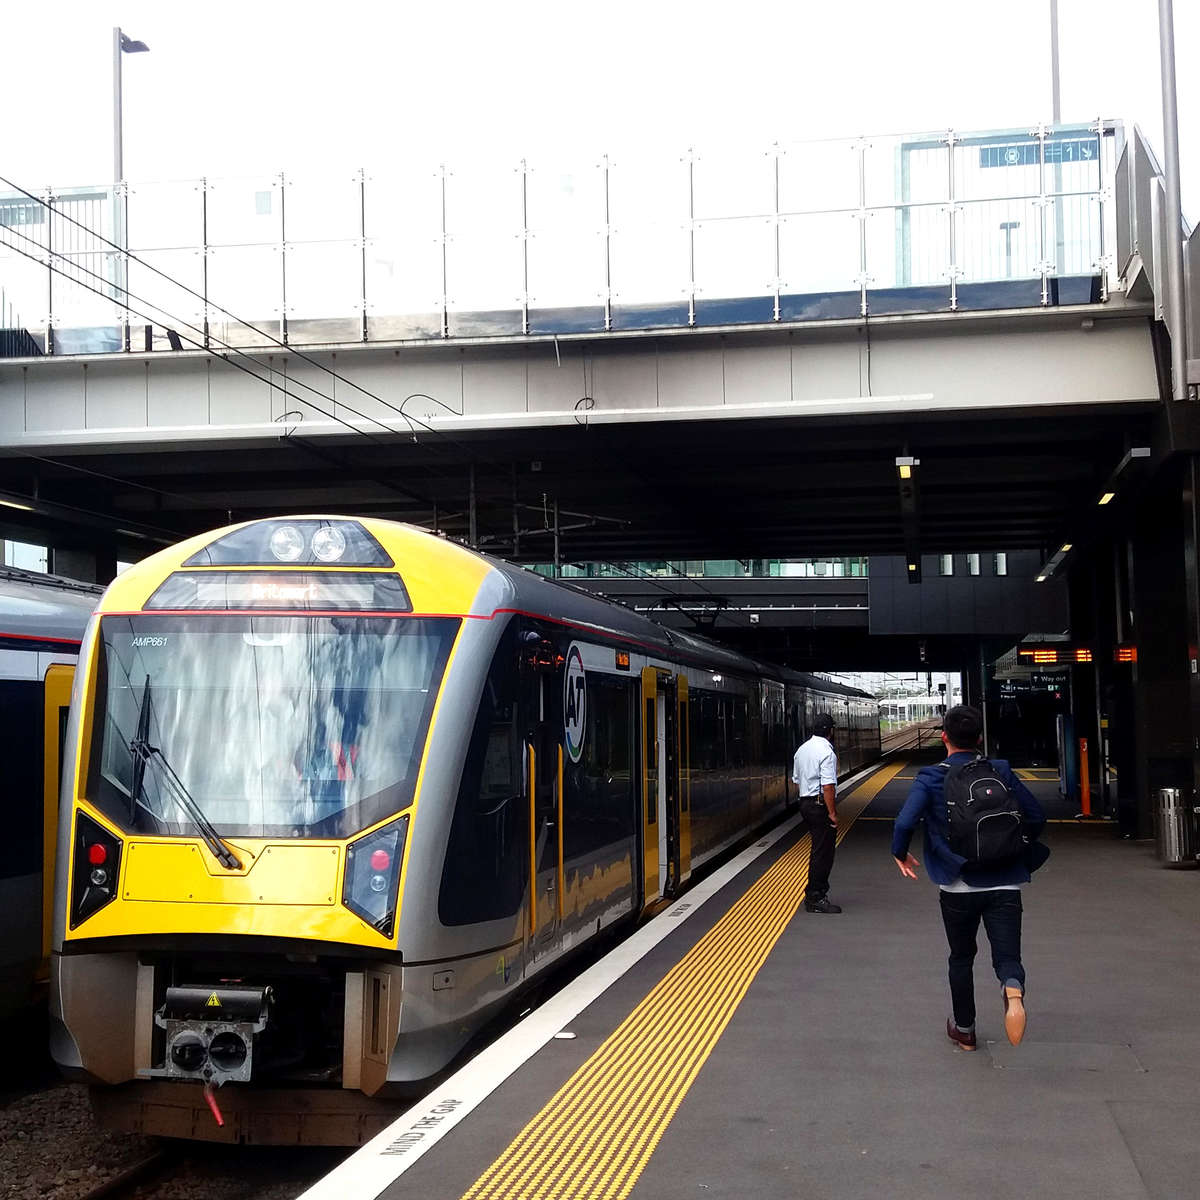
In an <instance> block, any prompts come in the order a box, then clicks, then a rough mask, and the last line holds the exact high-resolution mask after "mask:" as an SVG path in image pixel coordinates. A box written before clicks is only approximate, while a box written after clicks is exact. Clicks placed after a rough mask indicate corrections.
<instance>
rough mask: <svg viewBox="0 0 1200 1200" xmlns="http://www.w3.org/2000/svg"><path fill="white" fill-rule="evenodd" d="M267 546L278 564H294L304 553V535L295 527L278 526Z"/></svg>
mask: <svg viewBox="0 0 1200 1200" xmlns="http://www.w3.org/2000/svg"><path fill="white" fill-rule="evenodd" d="M267 545H268V546H269V547H270V550H271V553H272V554H273V555H275V557H276V558H277V559H279V561H280V562H295V561H296V559H298V558H299V557H300V555H302V554H303V553H304V534H302V533H301V532H300V530H298V529H297V528H296V527H295V525H280V526H279V527H278V528H277V529H275V530H274V531H273V532H272V534H271V538H270V540H269V541H268V543H267Z"/></svg>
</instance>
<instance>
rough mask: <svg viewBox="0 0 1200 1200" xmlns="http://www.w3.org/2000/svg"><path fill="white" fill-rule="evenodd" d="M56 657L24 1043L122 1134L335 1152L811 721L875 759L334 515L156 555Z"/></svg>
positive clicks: (456, 563)
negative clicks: (43, 988)
mask: <svg viewBox="0 0 1200 1200" xmlns="http://www.w3.org/2000/svg"><path fill="white" fill-rule="evenodd" d="M80 664H81V665H80V670H79V671H78V672H77V675H76V679H75V690H74V694H73V698H72V704H71V717H70V724H69V727H68V729H67V733H66V746H65V750H64V763H65V773H64V782H63V792H62V800H61V809H60V812H61V818H60V825H59V831H60V836H59V846H58V874H57V897H56V898H57V903H56V907H55V931H54V947H53V958H52V964H53V970H52V983H53V988H52V994H51V1009H50V1020H51V1048H52V1053H53V1057H54V1059H55V1061H56V1062H57V1063H58V1065H59V1067H60V1068H61V1069H62V1070H63V1071H64V1072H65V1073H66V1074H67V1075H68V1076H69V1077H71V1078H74V1079H80V1080H84V1081H87V1082H88V1083H90V1084H92V1085H93V1103H94V1106H95V1108H96V1112H97V1114H98V1116H99V1118H100V1120H101V1123H102V1124H104V1125H106V1126H107V1127H110V1128H117V1129H127V1130H134V1131H138V1132H141V1133H148V1134H161V1135H167V1136H176V1137H195V1138H202V1139H210V1140H228V1141H242V1142H253V1143H271V1142H286V1143H289V1144H297V1143H310V1144H312V1143H325V1144H348V1145H353V1144H359V1143H361V1142H363V1141H365V1140H367V1139H368V1138H369V1137H371V1136H373V1135H374V1134H375V1133H376V1132H378V1130H379V1129H380V1128H382V1127H383V1125H384V1124H385V1123H387V1122H388V1121H390V1120H391V1119H394V1116H395V1114H396V1108H395V1100H394V1097H397V1096H405V1095H410V1094H411V1093H412V1090H413V1089H414V1088H418V1087H421V1086H427V1085H428V1081H430V1080H431V1079H434V1078H436V1077H437V1076H438V1075H439V1073H443V1072H445V1070H447V1069H448V1067H449V1066H450V1064H452V1063H453V1062H454V1061H455V1059H456V1056H459V1055H460V1054H461V1052H462V1051H463V1049H464V1047H465V1046H467V1044H468V1042H469V1041H470V1040H471V1039H472V1038H473V1037H474V1036H475V1035H477V1034H478V1033H479V1032H480V1031H481V1030H482V1029H483V1028H484V1027H485V1026H486V1025H488V1023H489V1022H490V1021H492V1020H493V1018H495V1017H496V1015H497V1014H498V1013H499V1012H500V1011H501V1010H502V1009H504V1008H505V1006H507V1005H510V1004H511V1003H512V1001H513V999H514V997H515V996H516V994H517V993H518V992H520V991H521V990H522V989H526V988H529V987H530V986H532V985H533V984H535V983H536V982H537V981H539V980H544V979H545V977H546V973H547V972H548V971H550V970H551V969H552V968H554V967H556V966H557V965H559V964H560V963H562V961H563V960H564V959H565V958H566V957H567V956H569V955H571V954H573V953H575V952H577V951H579V950H580V949H582V948H583V947H586V946H588V945H589V944H591V943H592V942H593V940H594V939H596V938H597V937H599V936H602V935H604V934H606V931H610V930H612V929H613V927H614V926H617V925H620V924H621V923H632V922H635V921H636V920H638V919H639V918H641V917H643V916H645V915H646V914H648V913H651V912H653V911H654V910H655V909H656V907H657V906H659V905H661V904H663V903H664V902H667V901H668V900H669V898H670V897H673V896H674V895H676V894H677V893H678V892H679V891H680V890H681V889H683V888H684V887H686V885H687V883H688V881H689V879H690V878H691V877H692V875H693V873H694V872H696V871H697V870H699V869H701V868H702V867H704V865H705V864H707V863H709V862H711V861H712V860H713V859H715V858H716V857H717V856H719V855H721V854H722V853H724V852H725V851H727V850H728V849H729V848H730V847H731V846H733V845H734V844H736V843H737V842H739V841H740V840H741V839H743V838H744V837H745V836H746V835H747V834H748V833H749V832H750V831H752V830H754V829H756V828H758V827H760V826H761V825H762V824H763V823H764V822H766V821H768V820H769V819H771V818H772V817H773V816H774V815H776V814H778V813H779V812H781V811H782V810H783V809H784V807H785V806H786V805H787V804H788V803H789V787H790V785H789V773H790V766H791V759H792V755H793V752H794V749H795V747H796V745H797V744H798V743H799V741H800V740H802V739H803V738H804V737H805V736H806V734H807V731H808V729H809V728H810V727H811V723H812V720H813V718H814V716H815V715H816V714H817V713H818V712H823V711H828V712H831V713H832V714H833V716H834V719H835V722H836V725H837V727H838V733H837V734H836V735H835V737H836V739H837V744H838V746H839V750H840V751H841V766H842V769H843V770H844V771H846V772H848V771H852V770H855V769H857V768H859V767H860V766H862V765H865V764H866V763H867V762H869V761H872V760H873V759H876V758H878V756H879V753H880V745H879V720H878V706H877V704H876V702H875V700H874V699H873V698H872V697H870V696H868V695H867V694H865V693H863V692H859V691H857V690H855V689H852V688H847V687H843V686H840V685H838V684H836V683H833V682H831V681H828V680H823V679H820V678H817V677H814V676H809V675H802V674H798V673H794V672H790V671H786V670H781V669H777V668H769V667H766V666H764V665H762V664H760V663H757V662H755V661H753V660H751V659H749V658H745V657H742V656H741V655H739V654H736V653H733V652H731V651H730V650H728V649H725V648H722V647H721V646H718V645H716V644H714V643H712V642H708V641H705V640H702V639H700V638H698V637H694V636H692V635H690V634H687V633H682V632H677V631H673V630H669V629H667V628H665V627H663V626H660V625H658V624H656V623H654V622H653V621H651V620H649V619H647V618H645V617H642V616H640V615H638V614H636V613H634V612H632V611H630V610H628V609H626V608H624V607H622V606H620V605H617V604H614V603H611V602H609V601H606V600H603V599H600V598H597V597H595V596H592V595H589V594H587V593H585V592H583V591H581V590H578V589H575V588H573V587H570V586H568V585H564V584H562V583H559V582H555V581H551V580H547V579H545V578H543V577H542V576H541V575H539V574H537V573H535V572H532V571H530V570H527V569H524V568H521V567H517V566H513V565H510V564H507V563H504V562H501V561H499V560H497V559H494V558H489V557H487V556H485V555H482V554H479V553H476V552H475V551H473V550H471V549H468V548H466V547H465V546H462V545H459V544H457V543H456V542H453V541H451V540H448V539H445V538H443V537H439V536H435V535H433V534H431V533H429V532H427V531H424V530H420V529H417V528H414V527H411V526H407V525H403V524H398V523H395V522H391V521H386V520H381V519H371V518H366V517H339V516H304V517H288V518H271V519H265V520H256V521H250V522H246V523H243V524H239V525H233V526H230V527H228V528H225V529H220V530H215V531H213V532H210V533H206V534H203V535H199V536H197V537H193V538H190V539H188V540H186V541H184V542H182V543H180V544H179V545H177V546H174V547H172V548H169V549H166V550H163V551H160V552H159V553H156V554H154V555H153V556H151V557H149V558H147V559H145V560H143V561H142V562H141V563H138V564H136V565H134V566H133V567H131V568H129V569H128V570H127V571H126V572H125V573H124V574H122V575H121V576H120V577H119V578H118V579H117V580H116V581H114V583H113V584H112V585H111V586H110V587H109V589H108V590H107V592H106V593H105V595H104V597H103V600H102V601H101V603H100V606H99V609H98V612H97V617H96V620H95V621H94V622H93V624H92V625H91V626H90V628H89V632H88V635H87V639H86V641H85V644H84V646H83V648H82V652H81V657H80ZM792 790H794V789H792ZM218 1089H219V1090H218Z"/></svg>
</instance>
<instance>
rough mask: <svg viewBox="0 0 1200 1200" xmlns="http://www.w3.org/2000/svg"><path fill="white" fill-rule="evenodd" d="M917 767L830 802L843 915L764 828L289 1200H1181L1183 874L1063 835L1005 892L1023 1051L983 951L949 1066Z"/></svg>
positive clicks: (1135, 846)
mask: <svg viewBox="0 0 1200 1200" xmlns="http://www.w3.org/2000/svg"><path fill="white" fill-rule="evenodd" d="M912 765H913V764H912V763H911V762H910V761H909V760H900V761H893V762H891V763H888V764H887V765H885V766H883V767H881V768H879V769H877V770H875V771H873V772H872V773H870V774H869V775H868V776H867V777H866V778H864V779H862V780H860V781H858V782H857V783H856V784H855V785H854V786H853V787H848V788H846V789H845V791H844V792H843V794H842V797H841V799H840V801H839V821H840V827H841V828H840V833H839V849H838V853H837V860H836V863H835V866H834V871H833V876H832V883H833V887H832V891H831V898H832V899H834V900H836V901H837V902H838V903H840V904H842V905H843V906H844V910H845V911H844V912H843V913H842V914H841V915H836V916H835V915H828V916H826V915H814V914H808V913H806V912H805V911H804V909H803V906H802V904H801V898H802V893H803V888H804V883H805V880H806V877H807V864H808V851H809V841H808V838H807V836H804V835H802V834H801V833H800V832H799V831H798V830H797V829H796V827H795V823H794V821H788V822H785V823H784V824H783V825H781V826H778V827H777V828H776V829H775V830H773V831H771V832H770V833H768V834H764V835H763V836H762V837H760V838H759V839H758V841H757V842H756V843H755V844H754V845H753V846H751V847H750V848H749V849H747V850H746V851H745V852H744V853H743V854H741V855H739V856H738V858H736V859H734V860H733V861H732V862H731V863H729V864H727V865H726V866H725V867H723V868H721V869H720V870H719V871H716V872H714V873H713V875H712V877H710V878H709V879H707V880H705V881H702V882H701V883H700V884H698V885H697V886H696V887H694V888H693V889H692V890H691V891H689V892H688V893H687V894H685V895H684V896H683V897H682V898H681V899H680V901H679V902H678V903H677V904H675V905H673V906H672V907H671V908H670V909H669V910H668V911H665V912H664V913H662V914H660V915H659V916H658V917H656V918H654V919H653V920H652V921H649V922H647V923H646V924H644V925H643V926H642V927H641V928H639V929H638V930H637V931H636V932H635V933H634V934H633V935H632V936H631V937H630V938H629V939H628V940H627V942H624V943H622V944H621V946H619V947H618V948H617V949H616V950H614V951H613V952H612V953H611V954H610V955H608V956H606V958H605V959H604V960H602V961H601V962H599V963H597V964H595V965H594V966H593V967H591V968H589V969H588V971H586V972H584V973H583V974H582V975H581V976H580V977H579V978H578V979H577V980H576V981H574V982H573V983H572V984H570V985H569V986H568V987H567V988H566V989H565V990H564V992H563V993H562V994H560V995H556V996H555V997H554V998H552V999H551V1000H549V1001H547V1003H545V1004H544V1005H542V1006H541V1007H540V1008H538V1009H536V1010H535V1011H534V1012H533V1013H531V1014H530V1015H529V1016H528V1017H526V1018H525V1019H524V1020H523V1021H522V1022H521V1023H520V1024H518V1025H517V1026H516V1027H515V1028H514V1029H512V1030H511V1031H509V1033H507V1034H505V1035H504V1036H503V1037H502V1038H500V1039H499V1041H498V1042H497V1043H495V1044H494V1045H493V1046H490V1047H489V1048H488V1049H487V1050H485V1051H483V1053H481V1054H480V1055H479V1056H478V1057H477V1058H475V1059H473V1060H472V1061H471V1062H470V1063H468V1064H467V1065H466V1066H465V1067H464V1068H463V1069H462V1070H461V1071H459V1072H458V1073H457V1074H456V1075H454V1076H452V1077H451V1078H450V1079H449V1080H448V1081H447V1082H446V1083H445V1084H444V1085H442V1086H440V1087H439V1088H438V1089H437V1090H436V1091H435V1092H434V1093H432V1094H431V1095H430V1096H429V1097H427V1098H426V1099H425V1100H423V1101H421V1102H419V1103H418V1104H417V1105H415V1106H414V1107H413V1108H412V1109H411V1110H409V1112H408V1113H406V1114H405V1115H404V1116H403V1117H401V1118H400V1119H399V1120H398V1121H397V1122H396V1123H395V1125H393V1126H392V1127H391V1128H390V1129H389V1130H386V1131H385V1132H384V1133H383V1134H381V1135H380V1136H379V1137H378V1138H376V1139H375V1140H374V1141H373V1142H371V1143H369V1144H368V1145H367V1146H365V1147H363V1149H362V1150H360V1151H358V1152H357V1153H356V1154H354V1155H352V1156H351V1157H350V1158H348V1159H347V1160H346V1161H345V1162H344V1163H342V1164H341V1165H340V1166H339V1167H338V1168H336V1169H335V1170H334V1171H333V1172H332V1173H331V1174H330V1175H329V1176H327V1177H326V1178H325V1179H324V1180H322V1181H321V1182H320V1183H318V1184H316V1185H315V1186H314V1187H313V1188H311V1189H310V1190H309V1191H308V1192H306V1193H305V1200H335V1198H336V1200H347V1198H348V1197H353V1198H354V1200H368V1198H372V1197H376V1196H381V1197H387V1198H388V1200H406V1198H409V1197H412V1198H417V1197H420V1198H421V1200H430V1198H434V1200H441V1198H449V1200H454V1198H458V1197H461V1198H462V1200H485V1198H497V1200H498V1198H501V1197H503V1198H505V1200H517V1198H520V1200H530V1198H533V1197H554V1198H555V1200H575V1198H578V1200H583V1198H585V1197H586V1198H588V1200H600V1198H605V1200H609V1198H612V1200H618V1198H621V1197H625V1196H629V1195H633V1196H635V1197H637V1196H643V1197H650V1198H654V1200H684V1198H689V1200H690V1198H694V1197H702V1196H714V1197H716V1196H721V1197H739V1198H740V1197H747V1196H753V1197H755V1198H756V1200H776V1198H778V1200H784V1198H787V1200H794V1198H797V1197H802V1198H804V1200H851V1198H854V1200H859V1198H863V1197H889V1198H897V1200H905V1198H908V1197H914V1198H915V1197H923V1198H927V1197H929V1196H956V1197H960V1196H969V1197H973V1198H985V1197H997V1198H1000V1197H1003V1198H1004V1200H1012V1198H1013V1197H1015V1196H1022V1195H1024V1196H1046V1195H1051V1194H1053V1195H1054V1196H1055V1197H1056V1200H1069V1198H1074V1197H1079V1198H1081V1200H1083V1198H1085V1197H1086V1198H1087V1200H1107V1198H1111V1200H1137V1198H1142V1197H1148V1198H1152V1200H1164V1198H1167V1197H1172V1198H1174V1197H1182V1196H1192V1195H1196V1194H1200V1140H1198V1139H1197V1136H1196V1133H1197V1130H1200V937H1198V935H1197V931H1198V930H1200V872H1186V871H1170V870H1164V869H1161V868H1160V867H1159V866H1158V864H1157V863H1156V861H1155V859H1154V857H1153V853H1152V848H1151V847H1150V846H1149V845H1147V844H1145V843H1130V842H1121V841H1118V840H1116V838H1115V837H1114V835H1113V832H1112V830H1111V827H1108V826H1103V825H1098V824H1087V825H1084V824H1078V823H1075V822H1073V821H1067V820H1064V819H1063V818H1061V817H1059V818H1058V820H1057V821H1056V822H1054V823H1052V824H1050V825H1049V826H1048V829H1047V834H1046V840H1047V842H1048V844H1049V845H1050V847H1051V850H1052V856H1051V858H1050V860H1049V862H1048V863H1047V865H1046V866H1045V867H1044V868H1043V869H1042V870H1041V871H1039V872H1038V873H1037V875H1036V876H1035V877H1034V881H1033V883H1032V884H1030V885H1029V886H1028V887H1027V888H1026V889H1025V894H1024V902H1025V929H1024V940H1023V946H1024V960H1025V965H1026V970H1027V972H1028V982H1027V1008H1028V1012H1029V1024H1028V1030H1027V1032H1026V1035H1025V1039H1024V1041H1023V1042H1022V1044H1021V1045H1020V1046H1017V1047H1013V1046H1010V1045H1009V1044H1008V1042H1007V1041H1006V1040H1005V1039H1004V1036H1003V1024H1002V1012H1001V1000H1000V995H999V985H998V984H997V982H996V981H995V979H994V977H993V975H992V971H991V966H990V959H989V955H988V951H987V944H986V940H984V941H983V944H982V947H981V952H980V957H979V959H978V960H977V963H976V975H975V978H976V994H977V998H978V1003H979V1018H978V1034H979V1050H978V1051H977V1052H976V1053H965V1052H963V1051H961V1050H958V1049H957V1048H956V1047H955V1046H954V1045H953V1044H952V1043H951V1042H950V1041H949V1040H948V1039H947V1037H946V1035H945V1021H946V1016H947V1014H948V1011H949V995H948V988H947V984H946V966H945V964H946V946H945V938H944V934H943V931H942V926H941V920H940V915H939V911H938V900H937V894H936V893H937V889H936V887H935V885H933V884H931V883H929V881H928V880H927V879H926V878H925V877H924V874H923V872H922V878H921V879H920V880H919V881H918V882H915V883H914V882H913V881H911V880H908V879H905V878H903V877H902V876H901V875H900V873H899V872H898V870H897V869H896V866H895V864H894V862H893V861H892V859H891V857H890V853H889V850H890V837H891V823H890V814H891V813H894V811H896V810H897V809H898V807H899V804H900V803H901V802H902V800H903V796H904V794H905V793H906V792H907V790H908V787H909V782H910V781H909V779H908V778H907V777H908V776H911V775H912V774H913V773H914V772H913V770H912V769H911V767H912ZM1031 782H1032V783H1034V784H1036V790H1037V791H1038V792H1040V793H1042V797H1041V798H1043V799H1044V800H1045V801H1049V800H1050V799H1051V798H1052V797H1051V796H1050V795H1049V789H1050V788H1051V787H1053V788H1054V791H1055V795H1057V784H1056V782H1054V781H1049V780H1041V781H1038V780H1032V781H1031ZM914 849H915V852H916V853H917V854H918V856H920V847H919V845H917V846H915V847H914ZM572 989H577V990H576V992H575V994H574V995H570V996H569V995H568V994H569V993H572ZM578 989H582V990H578ZM564 1035H565V1036H564Z"/></svg>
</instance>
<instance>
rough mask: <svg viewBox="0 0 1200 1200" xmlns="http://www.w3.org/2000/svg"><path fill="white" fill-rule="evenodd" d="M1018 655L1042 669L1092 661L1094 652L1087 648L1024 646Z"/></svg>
mask: <svg viewBox="0 0 1200 1200" xmlns="http://www.w3.org/2000/svg"><path fill="white" fill-rule="evenodd" d="M1017 655H1018V657H1020V658H1023V659H1025V661H1026V662H1032V663H1035V664H1036V665H1037V666H1042V667H1055V666H1059V665H1062V664H1069V663H1090V662H1091V661H1092V652H1091V651H1090V650H1089V649H1088V648H1087V647H1086V646H1022V647H1021V648H1020V649H1018V650H1017Z"/></svg>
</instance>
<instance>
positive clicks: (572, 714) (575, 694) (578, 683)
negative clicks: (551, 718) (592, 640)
mask: <svg viewBox="0 0 1200 1200" xmlns="http://www.w3.org/2000/svg"><path fill="white" fill-rule="evenodd" d="M586 735H587V679H586V678H585V677H584V674H583V655H582V654H580V652H579V647H578V646H576V645H575V644H574V642H572V643H571V648H570V650H568V651H567V674H566V677H565V679H564V680H563V741H564V743H565V744H566V747H567V754H568V755H569V756H570V758H571V761H572V762H578V761H579V756H580V755H581V754H582V753H583V741H584V738H585V736H586Z"/></svg>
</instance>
